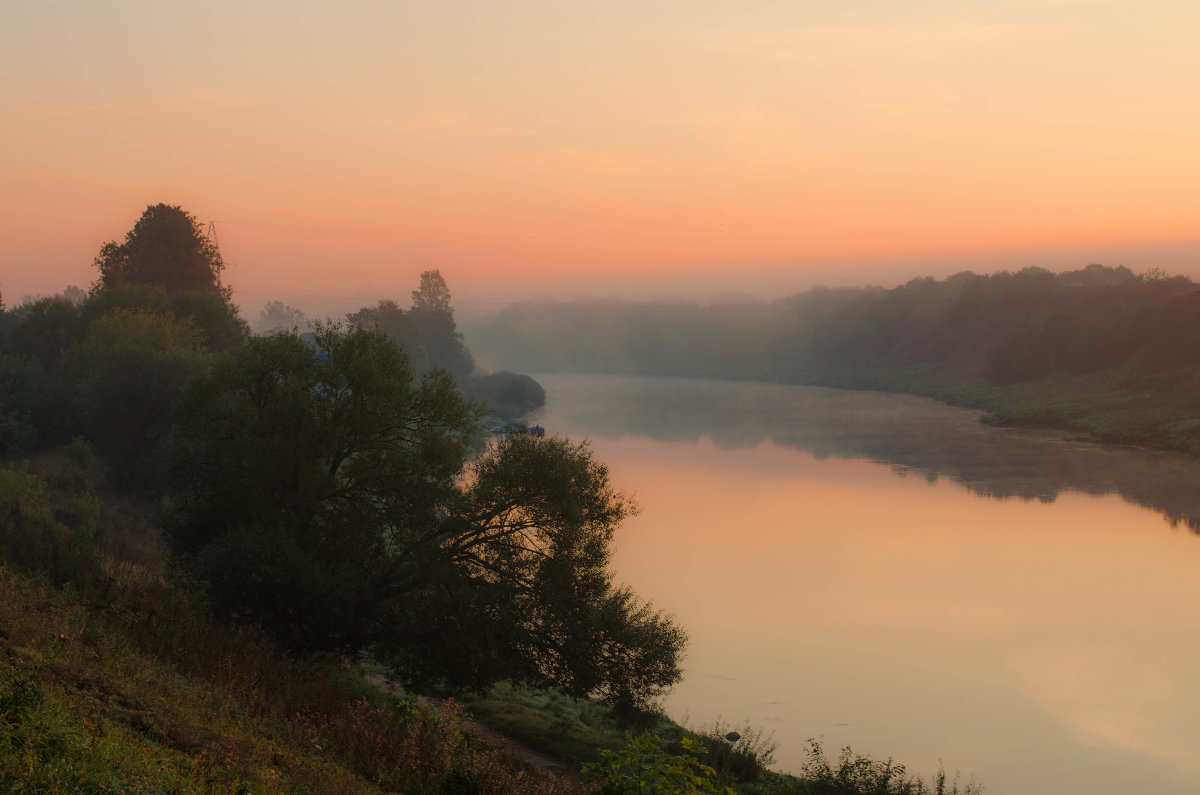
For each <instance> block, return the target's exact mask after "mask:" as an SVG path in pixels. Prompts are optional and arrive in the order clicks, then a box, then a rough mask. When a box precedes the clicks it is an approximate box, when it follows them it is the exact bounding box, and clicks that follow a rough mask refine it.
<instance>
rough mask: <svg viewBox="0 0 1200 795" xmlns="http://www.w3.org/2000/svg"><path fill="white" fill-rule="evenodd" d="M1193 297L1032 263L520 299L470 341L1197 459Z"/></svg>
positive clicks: (606, 367) (1173, 285)
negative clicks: (641, 299)
mask: <svg viewBox="0 0 1200 795" xmlns="http://www.w3.org/2000/svg"><path fill="white" fill-rule="evenodd" d="M1197 301H1200V292H1198V291H1197V290H1196V286H1195V285H1194V284H1193V283H1192V282H1191V281H1190V280H1189V279H1187V278H1185V277H1181V276H1175V277H1171V276H1168V275H1166V274H1164V273H1161V272H1157V271H1154V272H1150V273H1147V274H1143V275H1135V274H1133V273H1132V272H1131V271H1130V270H1129V269H1128V268H1124V267H1117V268H1109V267H1104V266H1101V265H1089V266H1087V267H1086V268H1082V269H1080V270H1077V271H1071V272H1066V273H1062V274H1057V275H1056V274H1053V273H1051V272H1049V271H1047V270H1044V269H1041V268H1026V269H1024V270H1021V271H1018V272H1015V273H1010V272H1005V271H1002V272H999V273H993V274H987V275H980V274H975V273H971V272H963V273H959V274H955V275H953V276H950V277H948V278H945V279H940V280H938V279H932V278H919V279H912V280H911V281H909V282H907V283H906V284H903V285H901V286H899V287H895V288H893V289H890V290H885V289H883V288H879V287H864V288H838V289H828V288H815V289H813V290H810V291H807V292H804V293H799V294H797V295H793V296H789V297H786V298H782V299H779V300H777V301H773V302H769V303H764V302H758V301H752V300H746V301H725V302H713V303H711V304H706V305H702V304H697V303H686V302H665V301H662V302H654V303H646V304H631V303H589V304H564V305H553V304H540V305H524V306H518V307H514V308H512V309H508V310H505V311H504V312H502V313H501V314H500V316H499V317H498V318H497V319H495V320H494V321H492V322H490V323H488V324H486V325H483V326H481V327H478V328H476V329H475V330H474V333H473V334H472V341H473V345H474V347H475V349H476V351H477V353H478V354H479V355H480V357H481V359H482V360H484V361H487V362H489V363H490V364H493V365H496V366H500V367H510V368H521V369H528V370H532V371H535V372H595V373H623V374H646V375H674V376H695V377H708V378H732V379H753V380H762V381H773V382H782V383H810V384H823V385H828V386H843V387H858V388H867V389H884V390H893V391H908V392H914V393H917V394H923V395H929V396H933V397H938V398H941V399H945V400H949V401H951V402H956V403H959V404H963V405H971V406H979V407H981V408H985V409H987V410H988V411H989V415H988V416H989V417H990V418H992V419H994V420H996V421H1002V422H1016V423H1023V424H1034V425H1051V426H1055V427H1067V428H1072V429H1077V430H1082V431H1086V432H1088V433H1090V434H1093V435H1095V436H1096V437H1097V438H1101V439H1106V440H1110V441H1131V442H1132V441H1136V442H1139V443H1152V444H1158V445H1165V446H1170V447H1177V448H1180V449H1183V450H1188V451H1191V452H1193V453H1197V454H1200V432H1198V431H1197V428H1196V427H1195V426H1196V424H1195V423H1194V422H1192V420H1194V419H1195V417H1196V416H1197V413H1198V412H1197V408H1196V406H1195V400H1194V397H1193V396H1194V395H1195V394H1196V390H1197V389H1198V388H1200V382H1197V378H1200V376H1197V373H1198V372H1200V367H1198V365H1200V348H1198V347H1197V346H1196V345H1194V344H1193V341H1194V340H1195V339H1197V338H1198V335H1200V315H1198V314H1197V312H1196V306H1197Z"/></svg>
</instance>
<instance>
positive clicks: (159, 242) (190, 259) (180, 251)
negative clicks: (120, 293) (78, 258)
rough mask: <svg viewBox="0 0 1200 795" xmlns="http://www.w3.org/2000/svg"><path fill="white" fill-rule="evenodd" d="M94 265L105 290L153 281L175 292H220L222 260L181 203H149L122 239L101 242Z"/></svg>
mask: <svg viewBox="0 0 1200 795" xmlns="http://www.w3.org/2000/svg"><path fill="white" fill-rule="evenodd" d="M95 266H96V268H97V269H99V271H100V279H99V281H98V282H97V289H101V290H103V289H109V288H113V287H121V286H122V285H126V284H153V285H158V286H159V287H163V288H165V289H166V290H168V291H171V292H173V291H176V290H200V291H202V292H213V293H217V292H220V291H221V288H220V287H219V284H220V273H221V269H222V268H223V267H224V264H223V263H222V262H221V255H220V252H218V251H217V247H216V245H215V244H214V243H213V242H212V241H211V240H209V239H208V236H207V235H206V234H205V233H204V231H203V230H202V229H201V228H200V224H199V222H198V221H196V219H195V218H193V217H192V216H191V215H190V214H189V213H188V212H186V211H185V210H183V209H182V208H181V207H176V206H171V205H167V204H155V205H151V206H149V207H147V208H146V211H145V212H144V213H142V217H141V218H139V219H138V221H137V223H136V224H134V226H133V229H131V230H130V231H129V232H127V233H126V235H125V240H124V241H122V242H121V243H117V242H116V241H110V242H108V243H105V244H104V245H103V246H101V247H100V253H99V254H97V255H96V259H95Z"/></svg>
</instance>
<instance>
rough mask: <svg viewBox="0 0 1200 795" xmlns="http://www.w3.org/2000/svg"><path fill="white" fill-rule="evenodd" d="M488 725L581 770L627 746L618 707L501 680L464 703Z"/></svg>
mask: <svg viewBox="0 0 1200 795" xmlns="http://www.w3.org/2000/svg"><path fill="white" fill-rule="evenodd" d="M463 705H464V706H465V707H466V708H467V710H469V711H470V713H471V715H472V716H474V717H475V718H476V719H477V720H479V721H480V722H482V723H485V724H487V725H488V726H491V727H493V728H495V729H497V730H498V731H500V732H502V733H503V734H504V735H505V736H508V737H513V738H515V739H517V740H520V741H521V742H523V743H525V744H527V745H531V746H533V747H535V748H537V749H539V750H541V751H544V752H546V753H548V754H550V755H551V756H553V757H554V758H556V759H561V760H563V761H564V762H567V763H570V764H573V765H575V766H578V765H581V764H583V763H585V762H595V761H596V760H598V759H599V758H600V752H599V749H601V748H619V747H620V746H621V745H622V744H624V734H625V732H624V729H623V727H622V721H621V720H620V718H618V717H617V715H616V714H615V712H614V711H613V709H612V707H610V706H608V705H607V704H605V703H603V702H600V701H596V700H594V699H590V698H576V697H574V696H571V695H568V694H566V693H564V692H563V691H562V690H560V689H559V688H556V687H549V688H542V687H531V686H526V685H520V684H514V683H512V682H498V683H496V684H495V685H493V686H492V687H491V688H489V689H488V690H487V691H486V692H485V693H482V694H480V695H478V696H476V697H474V698H468V699H467V700H465V701H464V704H463Z"/></svg>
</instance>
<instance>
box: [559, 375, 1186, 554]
mask: <svg viewBox="0 0 1200 795" xmlns="http://www.w3.org/2000/svg"><path fill="white" fill-rule="evenodd" d="M540 377H541V376H540ZM541 378H543V381H544V383H546V384H547V385H548V388H549V391H550V392H551V394H552V400H551V402H550V404H549V405H548V406H547V408H546V409H545V410H544V411H543V412H542V413H541V414H540V415H539V417H540V418H541V419H542V421H543V422H545V423H547V424H549V425H550V431H551V432H553V431H554V429H555V427H556V426H559V425H561V426H564V427H569V428H572V429H574V430H575V431H576V432H578V433H581V434H585V435H588V436H592V437H621V436H626V435H628V436H643V437H645V438H648V439H656V440H659V441H678V442H690V441H696V440H698V439H700V438H702V437H705V436H707V437H709V438H711V439H712V440H713V442H714V443H715V444H716V445H717V446H718V447H719V448H721V449H727V450H738V449H746V448H752V447H755V446H757V445H758V444H759V443H760V442H763V441H770V442H773V443H775V444H777V445H781V446H784V447H790V448H794V449H796V450H802V451H805V452H808V453H810V454H812V455H813V456H814V457H815V458H817V459H818V460H823V459H825V458H831V457H833V458H845V459H852V460H866V461H871V462H874V463H877V464H881V465H884V466H888V467H890V468H891V469H892V471H894V472H895V473H896V474H898V475H902V476H916V477H923V478H926V479H928V480H930V481H936V480H937V479H938V478H939V477H945V478H949V479H950V480H952V481H953V482H955V483H959V484H961V485H962V486H965V487H966V488H967V489H968V490H970V491H971V492H972V493H975V494H980V495H984V496H988V497H997V498H1005V497H1017V498H1020V499H1036V500H1041V501H1045V502H1052V501H1053V500H1055V499H1056V498H1057V497H1058V495H1059V494H1061V493H1063V492H1069V491H1075V492H1080V493H1083V494H1092V495H1103V494H1119V495H1120V496H1121V497H1123V498H1124V499H1126V500H1128V501H1129V502H1132V503H1134V504H1137V505H1143V506H1146V507H1149V508H1153V509H1155V510H1157V511H1159V512H1161V513H1162V514H1163V515H1164V517H1166V519H1167V520H1168V521H1169V522H1171V523H1172V524H1176V523H1177V522H1183V523H1184V524H1186V525H1188V526H1190V527H1191V528H1193V529H1195V530H1200V489H1197V488H1196V487H1195V486H1196V484H1197V483H1200V462H1197V461H1194V460H1192V459H1189V458H1186V457H1184V456H1181V455H1176V454H1171V453H1163V452H1156V451H1144V450H1136V449H1132V448H1119V447H1113V446H1105V445H1095V444H1089V443H1085V442H1079V441H1076V440H1072V439H1069V438H1066V437H1064V435H1062V434H1056V433H1042V432H1033V431H1022V430H1016V429H1000V428H990V427H988V426H985V425H983V424H981V423H980V422H979V420H978V417H979V413H978V412H976V411H972V410H969V409H957V408H952V407H949V406H945V405H943V404H941V403H937V402H936V401H932V400H928V399H926V398H919V397H913V396H910V395H898V394H884V393H878V392H855V391H848V390H840V389H826V388H822V387H798V386H787V385H779V384H762V383H753V382H751V383H737V382H725V381H704V380H691V379H674V378H620V377H605V376H544V377H541Z"/></svg>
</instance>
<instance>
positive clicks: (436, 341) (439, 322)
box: [408, 270, 475, 379]
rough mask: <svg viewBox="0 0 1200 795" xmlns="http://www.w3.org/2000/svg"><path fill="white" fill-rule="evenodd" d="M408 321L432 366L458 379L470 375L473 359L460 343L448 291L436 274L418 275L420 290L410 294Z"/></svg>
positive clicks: (435, 272) (438, 274) (428, 272)
mask: <svg viewBox="0 0 1200 795" xmlns="http://www.w3.org/2000/svg"><path fill="white" fill-rule="evenodd" d="M408 319H409V321H410V322H411V323H412V325H413V328H414V329H415V330H416V334H417V339H419V340H420V341H421V344H422V345H423V346H424V348H425V351H426V353H427V354H428V356H429V363H430V364H431V365H432V366H433V367H443V368H445V369H447V370H449V371H450V372H451V373H452V374H453V375H454V376H455V377H456V378H460V379H461V378H464V377H466V376H468V375H470V374H471V373H472V372H474V370H475V360H474V359H473V358H471V353H470V351H468V350H467V348H466V345H464V344H463V336H462V334H460V333H459V332H458V326H457V325H456V324H455V322H454V309H453V308H452V307H451V306H450V289H449V288H448V287H447V286H446V280H445V279H443V278H442V274H441V272H440V271H436V270H431V271H425V272H424V273H422V274H421V284H420V287H419V288H418V289H416V290H413V293H412V308H411V309H410V310H409V311H408Z"/></svg>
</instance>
